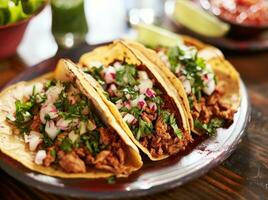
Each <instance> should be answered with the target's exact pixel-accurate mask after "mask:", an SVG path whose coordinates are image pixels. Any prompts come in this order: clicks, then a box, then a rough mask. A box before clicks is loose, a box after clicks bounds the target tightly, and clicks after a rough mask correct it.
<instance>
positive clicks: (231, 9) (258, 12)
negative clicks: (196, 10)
mask: <svg viewBox="0 0 268 200" xmlns="http://www.w3.org/2000/svg"><path fill="white" fill-rule="evenodd" d="M200 4H201V6H202V7H203V8H205V9H206V10H208V11H209V12H211V13H212V14H213V15H215V16H217V17H218V18H220V19H221V20H222V21H224V22H227V23H229V24H230V25H231V29H230V32H229V35H230V36H234V37H236V38H241V39H243V38H248V37H254V36H256V35H258V34H260V33H261V32H263V31H265V30H268V1H267V0H200Z"/></svg>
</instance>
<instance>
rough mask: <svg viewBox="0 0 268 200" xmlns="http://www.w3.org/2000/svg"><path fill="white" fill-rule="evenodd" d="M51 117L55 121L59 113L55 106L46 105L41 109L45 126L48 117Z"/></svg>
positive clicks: (41, 116)
mask: <svg viewBox="0 0 268 200" xmlns="http://www.w3.org/2000/svg"><path fill="white" fill-rule="evenodd" d="M47 115H48V116H49V118H50V119H55V118H57V117H58V111H57V108H56V106H55V105H54V104H45V105H43V106H42V107H41V109H40V119H41V122H42V123H43V124H45V123H46V121H47V120H46V119H45V118H46V116H47Z"/></svg>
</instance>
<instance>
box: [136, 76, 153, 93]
mask: <svg viewBox="0 0 268 200" xmlns="http://www.w3.org/2000/svg"><path fill="white" fill-rule="evenodd" d="M138 87H139V90H140V93H141V94H145V93H146V90H147V89H148V88H149V89H151V88H153V82H152V81H151V80H150V79H146V80H140V84H139V86H138Z"/></svg>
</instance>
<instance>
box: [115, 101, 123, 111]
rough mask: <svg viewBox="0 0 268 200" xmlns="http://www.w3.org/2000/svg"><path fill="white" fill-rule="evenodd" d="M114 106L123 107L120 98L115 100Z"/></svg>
mask: <svg viewBox="0 0 268 200" xmlns="http://www.w3.org/2000/svg"><path fill="white" fill-rule="evenodd" d="M115 106H116V108H117V109H120V108H122V107H123V102H122V99H119V100H117V101H116V102H115Z"/></svg>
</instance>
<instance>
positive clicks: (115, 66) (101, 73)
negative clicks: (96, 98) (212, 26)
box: [84, 61, 191, 157]
mask: <svg viewBox="0 0 268 200" xmlns="http://www.w3.org/2000/svg"><path fill="white" fill-rule="evenodd" d="M84 69H85V72H86V73H89V74H91V75H92V76H93V77H94V78H95V79H96V80H97V81H98V82H99V83H100V84H101V86H102V87H103V89H104V91H106V93H105V95H106V96H107V98H108V99H109V100H110V101H111V102H112V103H114V104H115V106H116V107H117V109H118V110H119V112H120V114H121V116H122V118H123V120H124V121H125V122H126V123H127V125H128V127H129V128H130V130H131V131H132V133H133V135H134V137H135V139H136V140H137V141H139V143H140V144H141V145H142V146H143V147H145V148H146V149H148V151H149V152H150V154H151V155H152V156H153V157H160V156H162V155H171V154H174V153H177V152H178V151H180V150H183V149H184V148H185V146H186V145H187V143H188V141H190V140H191V138H190V137H191V136H189V134H187V133H185V130H182V129H180V128H179V127H182V120H181V116H180V115H179V114H178V112H177V108H176V105H175V103H174V101H173V100H172V99H171V97H169V96H168V95H167V94H166V92H165V90H164V89H163V88H162V86H161V85H160V84H159V83H158V82H157V80H156V79H155V78H154V77H153V76H152V74H151V73H150V72H149V71H148V69H147V68H145V67H144V66H142V65H141V66H135V65H132V64H127V63H125V62H121V61H120V62H119V61H116V62H114V63H111V64H110V65H109V66H108V67H104V66H103V65H102V64H101V63H96V62H92V63H90V66H89V67H88V68H87V67H86V68H84Z"/></svg>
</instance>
